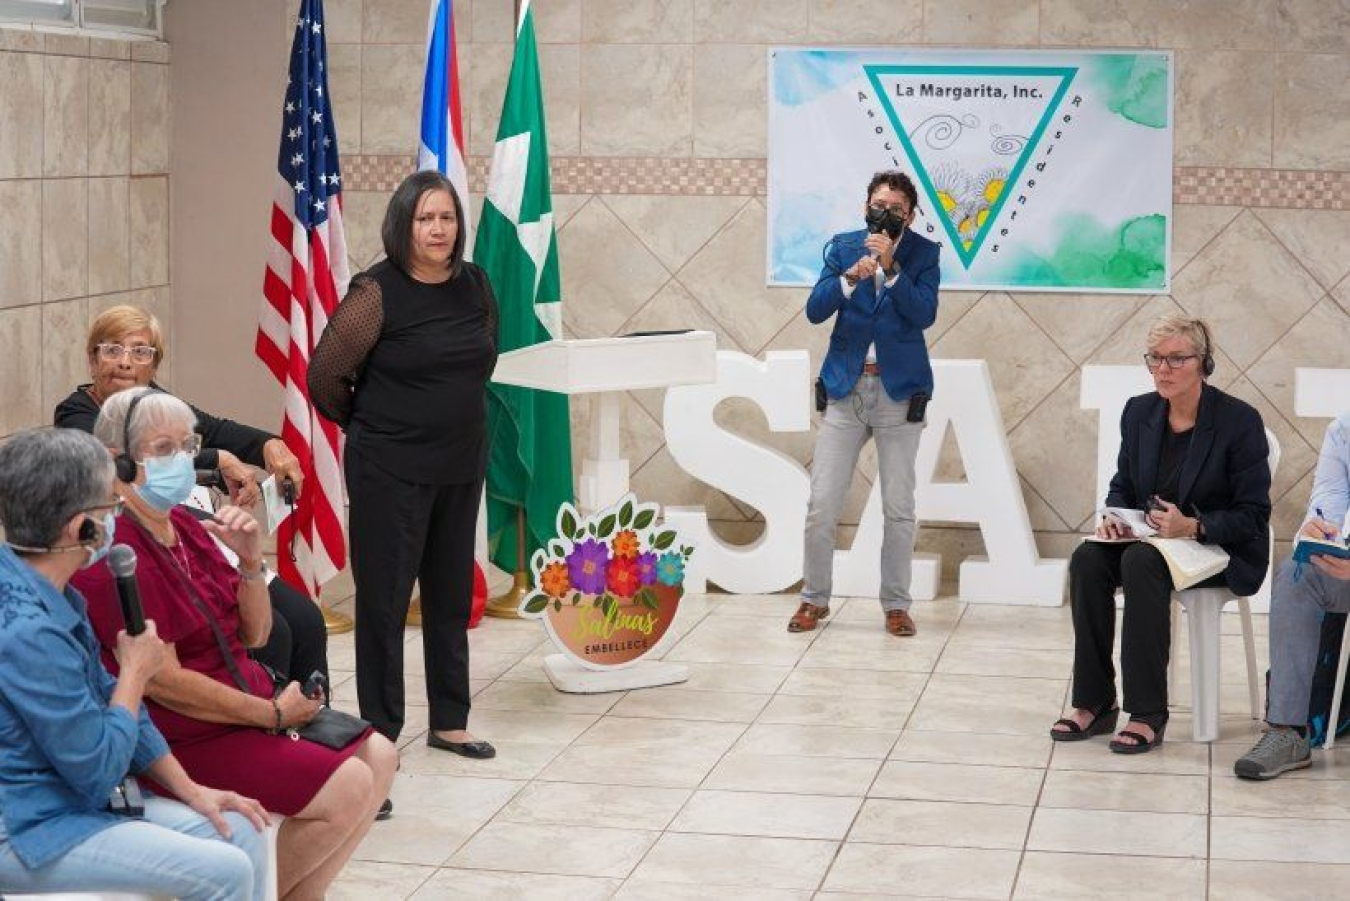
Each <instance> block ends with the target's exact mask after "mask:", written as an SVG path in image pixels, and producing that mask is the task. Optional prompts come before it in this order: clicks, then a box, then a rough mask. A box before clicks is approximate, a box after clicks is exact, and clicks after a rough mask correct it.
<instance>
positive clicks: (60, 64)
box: [0, 29, 173, 436]
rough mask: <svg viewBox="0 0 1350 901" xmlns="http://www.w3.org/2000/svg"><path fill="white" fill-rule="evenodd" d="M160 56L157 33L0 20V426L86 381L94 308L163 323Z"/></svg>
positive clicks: (165, 164) (42, 410) (165, 186)
mask: <svg viewBox="0 0 1350 901" xmlns="http://www.w3.org/2000/svg"><path fill="white" fill-rule="evenodd" d="M168 62H169V54H168V47H167V46H166V45H164V44H160V43H150V42H128V41H114V40H102V39H93V40H91V39H89V38H83V37H72V36H67V35H51V34H47V35H44V34H40V33H36V32H30V31H19V30H14V29H0V436H4V435H8V434H11V433H13V432H15V431H17V430H19V429H22V428H26V427H29V426H34V425H42V424H47V423H50V422H51V412H52V408H53V406H55V404H56V402H57V401H59V400H60V399H61V398H62V397H64V396H65V395H66V394H67V393H69V392H70V390H71V389H72V388H73V387H74V386H75V385H76V384H78V383H80V382H85V381H88V380H89V379H88V365H87V364H86V362H85V356H84V350H83V348H84V342H85V337H86V334H87V332H88V328H89V321H90V319H91V318H92V317H94V316H97V315H98V313H99V312H100V311H102V310H103V309H105V308H107V307H109V306H111V305H113V304H116V303H136V304H140V305H141V306H144V307H147V308H149V309H151V310H153V311H154V312H155V313H156V315H158V316H159V317H160V318H161V319H162V321H163V322H164V325H165V327H166V328H168V329H172V323H173V316H172V310H171V307H170V297H169V137H168V135H169V132H168V100H169V95H168ZM172 366H173V348H172V345H170V348H169V356H168V358H167V360H166V362H165V366H162V367H161V373H162V374H164V375H166V376H167V375H169V373H170V372H171V370H172Z"/></svg>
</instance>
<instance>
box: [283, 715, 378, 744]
mask: <svg viewBox="0 0 1350 901" xmlns="http://www.w3.org/2000/svg"><path fill="white" fill-rule="evenodd" d="M369 728H370V723H368V722H366V721H365V720H363V719H361V717H359V716H352V715H351V714H350V713H345V712H343V711H341V710H334V709H333V708H332V707H320V708H319V712H318V713H316V714H315V715H314V719H312V720H310V721H309V722H308V723H305V724H304V725H303V726H301V727H300V728H299V729H290V730H288V731H289V732H290V734H291V737H292V738H294V739H296V740H297V741H298V740H299V739H301V738H303V739H305V740H306V741H312V742H314V743H315V744H318V745H323V746H324V747H326V748H332V749H333V750H334V751H341V750H342V749H343V748H345V747H347V746H348V745H349V744H351V743H352V742H354V741H356V740H357V739H358V738H360V737H361V736H363V735H365V734H366V730H367V729H369Z"/></svg>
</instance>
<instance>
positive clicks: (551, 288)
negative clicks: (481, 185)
mask: <svg viewBox="0 0 1350 901" xmlns="http://www.w3.org/2000/svg"><path fill="white" fill-rule="evenodd" d="M474 262H476V263H477V264H478V265H479V266H481V267H483V269H484V270H485V271H486V272H487V274H488V278H490V279H491V280H492V287H493V290H494V291H495V292H496V295H497V304H498V306H499V307H500V313H501V321H500V325H499V328H498V350H499V351H500V352H501V353H506V352H507V351H512V350H516V349H518V348H521V347H527V346H529V345H531V344H538V343H539V342H541V341H548V340H550V339H553V338H561V337H562V303H561V294H560V291H559V280H558V248H557V241H556V238H555V236H554V233H553V197H552V192H551V190H550V188H549V171H548V140H547V137H546V134H545V129H544V95H543V90H542V89H541V86H540V80H539V54H538V50H537V47H536V44H535V39H534V14H533V12H532V11H531V9H530V4H529V0H524V2H522V3H521V5H520V22H519V23H518V27H517V28H516V53H515V60H514V61H513V62H512V63H511V78H510V80H509V81H508V82H507V85H506V100H505V102H504V103H503V104H502V118H501V124H500V125H499V126H498V128H497V144H496V146H495V147H494V148H493V151H492V171H491V173H490V174H489V176H488V187H487V193H486V196H485V198H484V201H483V214H482V218H481V219H480V220H479V222H478V238H477V243H476V245H475V248H474ZM488 433H489V440H490V442H491V455H490V457H489V458H488V473H487V497H488V546H489V548H490V551H491V555H492V562H493V563H495V564H497V566H499V567H501V568H502V569H504V570H506V571H507V572H515V571H516V515H517V511H519V510H520V509H521V508H524V511H525V535H526V547H525V559H526V560H527V561H528V560H529V556H530V554H532V553H533V552H534V550H535V549H536V548H540V547H543V545H544V543H545V542H546V541H547V540H548V539H549V538H550V537H552V535H553V532H554V521H555V519H556V517H557V513H558V507H559V506H560V505H561V504H562V503H563V502H564V501H571V500H572V439H571V420H570V418H569V416H568V411H567V396H566V395H563V394H555V393H552V392H549V391H537V390H533V389H529V388H518V387H516V386H514V385H499V384H496V383H495V382H494V383H490V384H489V385H488Z"/></svg>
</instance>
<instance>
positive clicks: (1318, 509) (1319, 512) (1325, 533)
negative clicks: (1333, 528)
mask: <svg viewBox="0 0 1350 901" xmlns="http://www.w3.org/2000/svg"><path fill="white" fill-rule="evenodd" d="M1313 512H1314V513H1316V514H1317V518H1318V519H1320V520H1321V521H1322V522H1326V521H1327V515H1326V514H1325V513H1323V512H1322V508H1321V507H1313ZM1317 531H1319V532H1321V533H1322V537H1323V538H1325V539H1327V540H1328V541H1330V540H1331V539H1333V538H1335V537H1336V533H1335V532H1328V531H1327V530H1326V529H1324V528H1322V527H1321V526H1318V527H1317Z"/></svg>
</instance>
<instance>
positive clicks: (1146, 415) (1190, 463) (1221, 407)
mask: <svg viewBox="0 0 1350 901" xmlns="http://www.w3.org/2000/svg"><path fill="white" fill-rule="evenodd" d="M1144 363H1145V365H1146V366H1148V370H1149V373H1150V374H1151V375H1152V376H1153V383H1154V386H1155V390H1154V391H1151V392H1149V393H1148V394H1142V395H1140V396H1138V397H1133V398H1130V400H1128V401H1127V402H1126V403H1125V409H1124V411H1123V412H1122V413H1121V417H1120V433H1121V434H1120V456H1119V461H1118V464H1117V467H1116V474H1115V476H1114V477H1113V478H1112V479H1111V487H1110V490H1109V492H1108V494H1107V498H1106V505H1107V506H1108V507H1126V508H1132V509H1135V510H1144V511H1146V512H1147V521H1148V523H1149V525H1150V526H1151V527H1152V528H1154V529H1156V530H1157V533H1158V534H1159V535H1161V536H1162V537H1163V538H1189V539H1194V540H1195V541H1199V542H1200V543H1202V544H1216V545H1218V546H1220V547H1222V548H1223V550H1224V551H1225V552H1226V553H1227V554H1228V556H1229V561H1228V566H1227V568H1226V569H1225V570H1224V571H1223V572H1221V573H1219V574H1218V575H1215V576H1212V577H1211V578H1209V579H1206V580H1205V581H1203V582H1200V583H1199V585H1198V586H1195V587H1208V586H1215V585H1226V586H1227V587H1228V588H1229V589H1230V590H1231V591H1232V592H1233V593H1234V594H1236V595H1239V596H1244V597H1245V596H1247V595H1250V594H1253V593H1255V592H1256V590H1257V589H1258V588H1259V587H1260V586H1261V583H1262V581H1264V580H1265V575H1266V569H1267V567H1268V565H1269V562H1270V552H1269V542H1270V465H1269V461H1268V457H1269V447H1268V445H1267V443H1266V432H1265V426H1264V425H1263V423H1262V422H1261V414H1260V413H1258V412H1257V411H1256V410H1255V409H1254V408H1253V407H1252V406H1251V405H1250V404H1247V403H1245V402H1243V401H1241V400H1238V399H1237V398H1236V397H1233V396H1232V395H1230V394H1225V393H1224V392H1223V391H1220V390H1219V389H1218V388H1215V387H1214V386H1213V385H1210V384H1209V383H1208V378H1209V377H1210V376H1211V375H1213V374H1214V348H1213V343H1212V341H1211V338H1210V331H1209V327H1208V326H1206V325H1205V323H1204V322H1203V321H1201V320H1199V319H1191V318H1187V317H1185V316H1180V315H1168V316H1164V317H1162V318H1161V319H1159V320H1158V321H1157V322H1155V323H1154V324H1153V326H1152V327H1151V328H1150V329H1149V332H1148V341H1147V352H1146V353H1145V354H1144ZM1097 537H1098V538H1101V539H1127V538H1130V537H1132V536H1131V535H1130V534H1128V527H1124V526H1122V525H1120V524H1119V523H1118V522H1116V521H1114V520H1112V519H1109V518H1103V520H1102V522H1101V524H1100V525H1099V526H1098V527H1097ZM1122 587H1123V588H1124V590H1125V612H1124V620H1123V624H1122V633H1121V651H1120V657H1121V660H1120V669H1121V677H1122V682H1123V684H1124V690H1125V693H1124V699H1123V700H1124V707H1125V709H1126V710H1128V711H1129V714H1130V721H1129V723H1128V724H1127V725H1126V727H1125V728H1124V729H1122V730H1121V731H1120V734H1119V735H1117V736H1116V737H1115V739H1114V740H1112V742H1111V750H1112V751H1115V752H1117V753H1120V754H1141V753H1144V752H1146V751H1150V750H1152V749H1153V748H1155V747H1157V746H1158V745H1159V744H1161V743H1162V739H1163V732H1164V731H1165V729H1166V727H1167V659H1168V654H1169V652H1170V650H1171V648H1170V644H1171V637H1172V636H1171V628H1170V627H1171V616H1170V612H1171V603H1172V591H1173V588H1174V586H1173V583H1172V576H1171V574H1170V573H1169V571H1168V568H1167V563H1166V561H1165V560H1164V559H1163V556H1162V554H1161V553H1160V552H1159V551H1158V550H1157V548H1155V547H1153V546H1152V545H1150V544H1146V543H1143V542H1139V541H1119V542H1104V541H1085V542H1083V544H1081V545H1079V547H1078V549H1077V550H1076V551H1074V554H1073V558H1072V560H1071V561H1070V563H1069V591H1070V597H1071V601H1072V604H1073V624H1074V666H1073V707H1074V709H1073V711H1072V712H1071V713H1070V714H1069V715H1068V716H1066V717H1064V718H1063V719H1061V720H1059V721H1058V722H1056V723H1055V724H1054V726H1053V727H1051V730H1050V737H1051V738H1052V739H1054V740H1055V741H1081V740H1083V739H1087V738H1091V737H1092V736H1094V735H1103V734H1105V733H1108V732H1112V731H1113V730H1115V728H1116V722H1117V718H1118V716H1119V714H1120V705H1119V704H1118V703H1117V700H1116V671H1115V666H1114V664H1113V662H1112V659H1111V651H1112V645H1113V643H1114V640H1115V630H1116V601H1115V595H1116V589H1118V588H1122Z"/></svg>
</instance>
